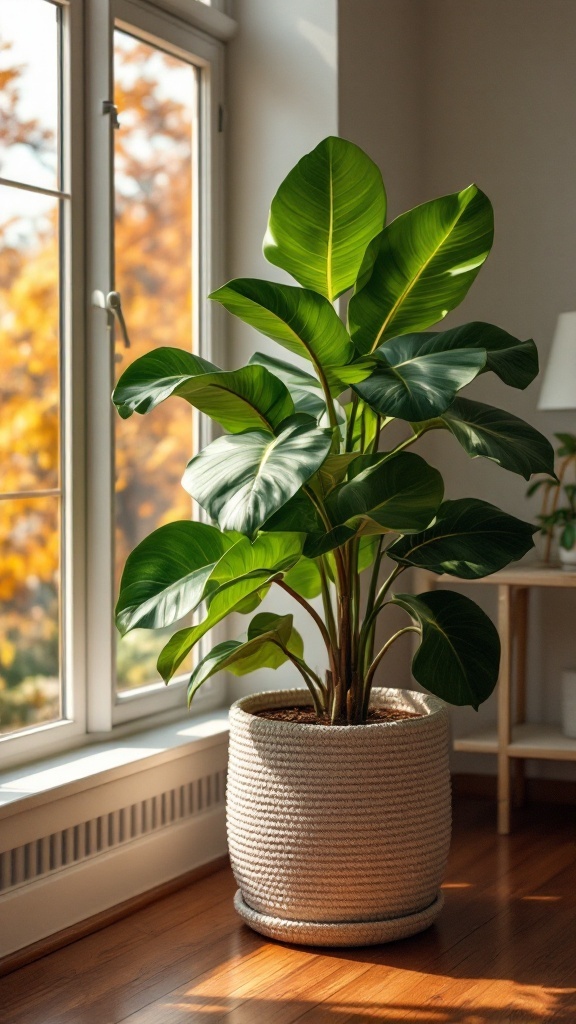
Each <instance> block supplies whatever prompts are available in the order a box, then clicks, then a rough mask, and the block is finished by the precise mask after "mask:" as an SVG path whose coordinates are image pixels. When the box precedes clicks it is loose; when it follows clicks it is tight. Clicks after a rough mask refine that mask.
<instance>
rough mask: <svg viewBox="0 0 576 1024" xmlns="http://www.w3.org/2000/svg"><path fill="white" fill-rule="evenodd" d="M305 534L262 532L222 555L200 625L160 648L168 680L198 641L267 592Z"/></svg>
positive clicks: (208, 587)
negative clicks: (246, 603) (247, 601)
mask: <svg viewBox="0 0 576 1024" xmlns="http://www.w3.org/2000/svg"><path fill="white" fill-rule="evenodd" d="M303 539H304V537H303V535H302V534H298V533H266V534H264V533H263V534H260V535H259V536H258V537H257V538H256V540H255V541H254V543H252V544H251V543H250V541H249V540H248V538H247V537H242V538H241V539H240V540H239V541H237V542H236V544H234V545H233V546H232V547H231V548H229V549H228V551H226V552H225V553H224V555H222V557H221V559H220V560H219V561H218V562H217V563H216V566H215V567H214V569H213V570H212V574H211V576H210V578H209V580H208V582H207V584H206V586H205V590H204V592H205V595H207V602H206V612H205V616H204V619H203V620H202V622H200V623H199V624H198V625H197V626H191V627H188V628H184V629H179V630H178V632H177V633H175V634H174V636H172V637H171V638H170V640H169V641H168V643H167V644H166V646H165V647H164V648H163V649H162V651H161V652H160V657H159V658H158V672H159V673H160V675H161V676H162V678H163V679H164V680H165V681H166V682H168V680H169V679H171V678H172V676H173V675H174V673H175V672H176V670H177V669H178V667H179V666H180V665H181V664H182V662H183V661H184V658H185V657H186V655H187V654H188V653H189V651H191V650H192V648H193V647H194V646H195V645H196V644H197V643H198V641H199V640H200V639H201V638H202V637H203V636H204V635H205V634H206V633H207V632H208V630H210V629H212V627H213V626H215V625H216V624H217V623H218V622H221V621H222V619H224V618H226V616H227V615H229V614H230V612H233V611H236V610H237V609H238V608H239V607H241V606H242V605H243V603H245V602H246V598H248V597H250V596H251V595H254V596H256V595H258V594H260V595H261V596H264V594H265V592H266V590H267V588H268V587H269V586H270V584H271V583H272V582H273V581H274V580H275V579H281V578H282V577H283V576H284V574H285V573H286V572H288V570H289V569H291V568H292V566H293V565H296V562H297V561H298V559H299V558H300V556H301V554H302V543H303Z"/></svg>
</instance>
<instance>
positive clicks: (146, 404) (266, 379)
mask: <svg viewBox="0 0 576 1024" xmlns="http://www.w3.org/2000/svg"><path fill="white" fill-rule="evenodd" d="M171 395H178V396H179V397H180V398H184V399H186V401H187V402H189V403H190V405H193V406H194V407H195V408H196V409H199V410H200V411H201V412H204V413H206V415H207V416H210V417H211V418H212V419H213V420H216V422H217V423H220V424H221V425H222V426H223V427H224V429H225V430H229V431H231V432H232V433H237V432H239V431H243V430H250V429H255V428H256V429H260V430H262V429H265V430H270V431H274V430H275V428H276V427H277V426H278V425H279V424H280V423H281V422H282V420H284V419H286V417H288V416H291V415H292V414H293V413H294V403H293V402H292V399H291V398H290V394H289V392H288V389H287V388H286V385H285V384H283V383H282V381H281V380H279V379H278V378H277V377H275V376H273V374H271V373H270V372H269V371H268V370H267V369H265V367H263V366H244V367H242V368H241V369H240V370H230V371H226V370H219V369H218V367H215V366H213V364H212V363H207V362H206V361H205V360H203V359H199V358H198V357H197V356H193V355H192V354H191V353H190V352H185V351H183V350H182V349H179V348H157V349H154V351H153V352H148V353H147V354H146V355H144V356H141V357H140V359H136V360H135V361H134V362H133V363H132V364H131V365H130V366H129V367H128V368H127V370H125V371H124V373H123V374H122V376H121V377H120V380H119V381H118V384H117V386H116V388H115V390H114V394H113V396H112V398H113V401H114V403H115V405H116V407H117V408H118V412H119V413H120V415H121V416H122V417H123V418H125V419H126V418H127V417H128V416H131V415H132V413H133V412H139V413H146V412H149V411H150V410H151V409H153V408H154V407H155V406H157V405H159V404H160V402H163V401H165V399H166V398H169V397H170V396H171Z"/></svg>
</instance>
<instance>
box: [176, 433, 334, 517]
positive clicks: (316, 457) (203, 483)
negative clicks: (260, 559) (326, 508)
mask: <svg viewBox="0 0 576 1024" xmlns="http://www.w3.org/2000/svg"><path fill="white" fill-rule="evenodd" d="M331 443H332V432H331V431H330V430H323V429H320V428H319V427H316V426H315V425H314V426H309V425H307V424H303V425H302V424H300V423H295V424H292V425H291V426H288V427H286V428H285V429H283V430H282V431H281V432H280V434H279V435H278V437H274V438H271V437H270V435H269V434H266V433H264V432H263V431H248V432H246V433H244V434H232V435H230V436H226V437H219V438H217V439H216V441H213V442H212V444H210V445H208V447H207V448H204V450H203V451H201V452H200V453H199V454H198V455H196V456H194V458H193V459H191V461H190V462H189V463H188V466H187V468H186V471H185V473H184V476H183V478H182V484H183V486H184V487H185V489H186V490H187V491H188V493H189V494H191V495H192V497H193V498H194V499H195V500H196V501H197V502H198V504H199V505H201V506H202V508H204V509H205V510H206V511H207V512H208V515H209V516H210V517H211V518H212V519H214V520H216V521H217V522H218V525H219V526H220V529H221V530H238V531H239V532H240V533H245V534H249V535H251V534H253V533H254V531H255V530H257V529H258V528H259V527H260V526H262V524H263V523H265V522H266V520H267V519H268V517H269V516H271V515H273V513H274V512H276V511H277V510H278V509H279V508H281V507H282V505H284V504H285V503H286V502H287V501H288V499H289V498H291V497H292V495H293V494H295V493H296V492H297V491H298V490H299V488H300V487H301V486H302V484H303V483H305V481H306V480H308V479H309V477H311V476H312V474H313V473H315V472H316V470H317V469H318V467H319V466H320V465H321V464H322V462H323V461H324V459H325V458H326V456H327V455H328V452H329V451H330V446H331Z"/></svg>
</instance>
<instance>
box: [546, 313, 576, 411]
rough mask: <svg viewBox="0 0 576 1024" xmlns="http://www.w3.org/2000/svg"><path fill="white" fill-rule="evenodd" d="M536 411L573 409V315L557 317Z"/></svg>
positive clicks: (575, 364) (575, 383)
mask: <svg viewBox="0 0 576 1024" xmlns="http://www.w3.org/2000/svg"><path fill="white" fill-rule="evenodd" d="M538 408H539V409H576V313H560V316H559V317H558V323H557V324H556V331H555V333H554V338H553V341H552V348H551V349H550V355H549V356H548V363H547V366H546V372H545V374H544V380H543V381H542V387H541V389H540V398H539V399H538Z"/></svg>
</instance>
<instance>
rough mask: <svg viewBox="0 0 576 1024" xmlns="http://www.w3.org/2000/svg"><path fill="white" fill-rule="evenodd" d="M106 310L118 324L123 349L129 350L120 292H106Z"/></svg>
mask: <svg viewBox="0 0 576 1024" xmlns="http://www.w3.org/2000/svg"><path fill="white" fill-rule="evenodd" d="M106 309H107V310H108V311H109V312H110V313H111V314H112V316H113V317H116V319H117V321H118V323H119V324H120V330H121V332H122V338H123V340H124V348H130V338H129V337H128V328H127V327H126V321H125V319H124V313H123V312H122V300H121V298H120V292H108V295H107V296H106Z"/></svg>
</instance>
